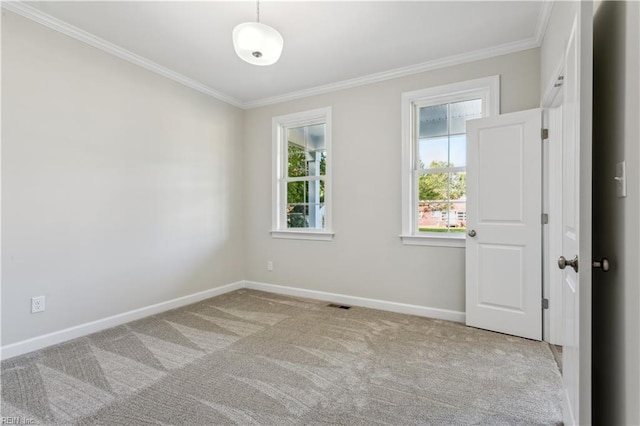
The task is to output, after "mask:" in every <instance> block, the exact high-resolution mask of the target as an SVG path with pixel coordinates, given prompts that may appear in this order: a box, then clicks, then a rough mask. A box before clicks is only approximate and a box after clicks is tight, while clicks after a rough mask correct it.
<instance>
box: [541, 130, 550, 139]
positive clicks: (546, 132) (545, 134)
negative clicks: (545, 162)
mask: <svg viewBox="0 0 640 426" xmlns="http://www.w3.org/2000/svg"><path fill="white" fill-rule="evenodd" d="M540 137H541V138H542V140H545V139H549V129H540Z"/></svg>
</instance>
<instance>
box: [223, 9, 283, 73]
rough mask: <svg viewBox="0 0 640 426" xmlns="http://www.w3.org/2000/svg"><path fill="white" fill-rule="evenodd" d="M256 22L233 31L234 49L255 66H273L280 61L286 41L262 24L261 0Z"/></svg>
mask: <svg viewBox="0 0 640 426" xmlns="http://www.w3.org/2000/svg"><path fill="white" fill-rule="evenodd" d="M256 15H257V19H256V22H245V23H244V24H240V25H238V26H236V27H235V28H234V29H233V48H234V49H235V50H236V54H237V55H238V56H239V57H240V58H241V59H242V60H244V61H246V62H249V63H250V64H253V65H273V64H275V63H276V62H278V59H280V54H281V53H282V46H283V44H284V39H283V38H282V36H281V35H280V33H279V32H278V31H276V30H274V29H273V28H271V27H270V26H268V25H265V24H262V23H260V0H258V1H257V2H256Z"/></svg>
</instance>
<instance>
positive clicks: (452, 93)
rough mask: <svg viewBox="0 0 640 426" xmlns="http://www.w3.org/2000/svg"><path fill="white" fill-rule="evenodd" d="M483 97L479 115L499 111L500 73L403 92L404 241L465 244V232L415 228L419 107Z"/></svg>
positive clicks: (442, 245) (490, 114)
mask: <svg viewBox="0 0 640 426" xmlns="http://www.w3.org/2000/svg"><path fill="white" fill-rule="evenodd" d="M470 99H482V117H483V118H484V117H489V116H495V115H498V114H499V113H500V76H499V75H494V76H490V77H483V78H478V79H474V80H467V81H462V82H458V83H452V84H445V85H442V86H436V87H430V88H427V89H421V90H414V91H411V92H405V93H403V94H402V106H401V114H402V169H401V170H402V234H400V239H401V240H402V243H403V244H408V245H427V246H440V247H465V245H466V234H459V233H457V234H456V233H449V234H446V235H443V234H442V233H438V232H419V231H418V226H417V225H418V215H417V211H418V202H419V200H418V176H419V174H420V169H418V168H417V166H416V164H417V162H416V159H417V156H418V138H417V136H418V128H417V126H418V124H419V122H418V120H416V117H417V112H418V111H419V108H421V107H425V106H432V105H441V104H449V103H452V102H460V101H464V100H470ZM464 169H465V170H466V166H465V167H464Z"/></svg>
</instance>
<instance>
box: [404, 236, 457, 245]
mask: <svg viewBox="0 0 640 426" xmlns="http://www.w3.org/2000/svg"><path fill="white" fill-rule="evenodd" d="M400 239H401V240H402V244H405V245H410V246H432V247H460V248H464V247H466V239H465V236H464V235H461V236H455V237H454V236H450V237H442V236H431V235H400Z"/></svg>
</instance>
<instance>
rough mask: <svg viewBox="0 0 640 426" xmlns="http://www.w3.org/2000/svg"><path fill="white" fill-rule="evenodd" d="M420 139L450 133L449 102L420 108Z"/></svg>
mask: <svg viewBox="0 0 640 426" xmlns="http://www.w3.org/2000/svg"><path fill="white" fill-rule="evenodd" d="M419 115H420V123H419V130H418V135H419V139H422V138H430V137H434V136H445V135H447V134H448V133H449V126H448V121H447V115H448V114H447V104H444V105H434V106H429V107H422V108H420V114H419Z"/></svg>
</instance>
